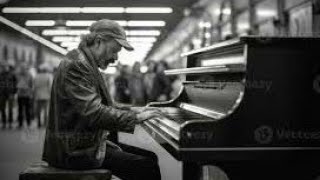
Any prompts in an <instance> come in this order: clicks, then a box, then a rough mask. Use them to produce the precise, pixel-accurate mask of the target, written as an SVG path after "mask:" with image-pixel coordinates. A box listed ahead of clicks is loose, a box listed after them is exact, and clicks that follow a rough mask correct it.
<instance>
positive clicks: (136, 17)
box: [0, 0, 196, 47]
mask: <svg viewBox="0 0 320 180" xmlns="http://www.w3.org/2000/svg"><path fill="white" fill-rule="evenodd" d="M2 1H3V2H2V4H0V8H1V16H3V17H5V18H7V19H8V20H10V21H12V22H14V23H17V24H19V25H20V26H22V27H25V28H27V29H28V30H30V31H32V32H34V33H36V34H38V35H40V36H42V37H44V38H45V39H47V40H49V41H52V40H53V38H54V36H52V35H51V36H48V35H44V33H43V31H44V30H46V29H60V30H61V29H62V30H72V29H73V30H86V29H87V28H88V26H87V25H79V26H66V22H67V21H96V20H99V19H104V18H106V19H112V20H117V21H122V22H124V23H126V25H124V28H125V29H126V30H128V31H139V30H143V31H149V30H151V31H159V32H160V33H159V34H158V35H155V38H156V41H155V42H153V46H152V47H155V46H156V45H157V44H159V43H160V42H161V41H163V40H164V39H165V38H166V37H167V36H168V34H169V33H170V32H171V31H172V30H173V29H174V28H175V27H176V26H177V24H178V23H179V22H180V21H181V20H182V18H183V17H184V11H185V9H186V8H188V7H191V6H192V4H194V3H195V2H196V1H195V0H2ZM0 3H1V2H0ZM48 7H49V8H50V7H51V8H53V7H54V8H57V9H59V8H61V9H63V8H66V7H67V8H70V9H69V10H70V11H68V9H67V11H66V12H64V13H61V12H58V13H55V12H54V11H53V12H49V11H47V12H46V11H44V12H41V13H39V12H24V11H19V10H18V12H15V11H13V12H12V11H11V12H10V8H48ZM104 7H107V8H111V9H109V10H111V11H112V10H114V9H112V8H114V7H116V8H118V10H119V9H120V11H121V9H122V10H123V12H113V13H112V12H107V11H105V12H104V11H103V9H97V11H95V9H92V8H104ZM149 7H152V8H167V9H165V11H166V10H168V8H169V9H171V11H168V12H162V13H157V9H155V11H152V10H151V12H147V11H148V9H146V10H145V11H144V12H143V11H142V12H139V11H138V12H132V11H129V9H130V8H149ZM8 8H9V11H8ZM73 8H80V9H81V10H80V12H76V11H77V10H75V12H73V11H74V9H73ZM83 8H89V13H87V12H86V11H85V10H83ZM90 8H91V9H90ZM5 9H7V10H6V11H5ZM11 10H12V9H11ZM29 10H30V9H29ZM38 10H39V9H38ZM64 10H66V9H64ZM133 10H134V9H133ZM136 10H137V9H136ZM140 10H141V9H140ZM142 10H143V9H142ZM31 11H32V10H31ZM28 20H29V21H30V20H45V21H46V20H51V21H54V25H51V26H40V25H39V26H26V22H27V21H28ZM129 21H149V22H150V21H151V22H152V21H158V23H159V22H160V23H161V21H162V22H164V24H162V25H156V26H152V25H149V26H148V25H147V26H143V22H142V25H141V23H140V25H137V26H134V25H133V26H129V25H128V22H129ZM138 24H139V23H138ZM139 36H140V37H143V35H141V34H140V35H138V37H139ZM150 36H152V35H150ZM131 37H137V36H135V35H134V33H133V34H132V35H131ZM52 42H53V41H52ZM53 43H55V44H57V45H59V46H61V42H53Z"/></svg>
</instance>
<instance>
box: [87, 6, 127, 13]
mask: <svg viewBox="0 0 320 180" xmlns="http://www.w3.org/2000/svg"><path fill="white" fill-rule="evenodd" d="M81 12H82V13H124V12H125V8H123V7H83V8H81Z"/></svg>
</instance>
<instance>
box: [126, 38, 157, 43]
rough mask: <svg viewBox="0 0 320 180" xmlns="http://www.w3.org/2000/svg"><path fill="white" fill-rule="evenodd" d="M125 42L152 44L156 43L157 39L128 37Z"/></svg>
mask: <svg viewBox="0 0 320 180" xmlns="http://www.w3.org/2000/svg"><path fill="white" fill-rule="evenodd" d="M127 40H128V41H129V42H141V43H146V42H149V43H153V42H156V41H157V38H155V37H128V38H127Z"/></svg>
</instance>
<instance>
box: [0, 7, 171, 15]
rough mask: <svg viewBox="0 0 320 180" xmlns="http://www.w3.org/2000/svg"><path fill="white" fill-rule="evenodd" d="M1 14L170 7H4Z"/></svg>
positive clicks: (142, 10)
mask: <svg viewBox="0 0 320 180" xmlns="http://www.w3.org/2000/svg"><path fill="white" fill-rule="evenodd" d="M2 12H3V13H100V14H101V13H172V12H173V10H172V8H170V7H128V8H124V7H5V8H3V9H2Z"/></svg>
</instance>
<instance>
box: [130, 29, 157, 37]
mask: <svg viewBox="0 0 320 180" xmlns="http://www.w3.org/2000/svg"><path fill="white" fill-rule="evenodd" d="M126 34H127V35H128V36H159V35H160V31H159V30H131V31H126Z"/></svg>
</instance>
